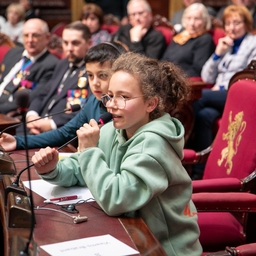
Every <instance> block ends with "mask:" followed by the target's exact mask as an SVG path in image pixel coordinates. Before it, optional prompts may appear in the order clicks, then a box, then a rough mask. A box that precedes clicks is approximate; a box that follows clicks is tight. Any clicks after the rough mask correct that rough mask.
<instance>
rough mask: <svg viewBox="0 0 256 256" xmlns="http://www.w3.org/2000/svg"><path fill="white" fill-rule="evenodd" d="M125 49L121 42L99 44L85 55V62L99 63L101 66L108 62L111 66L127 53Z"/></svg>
mask: <svg viewBox="0 0 256 256" xmlns="http://www.w3.org/2000/svg"><path fill="white" fill-rule="evenodd" d="M125 52H126V49H125V47H124V46H123V45H122V44H121V43H119V42H111V43H110V42H107V43H101V44H97V45H95V46H94V47H92V48H90V49H89V50H88V52H87V53H86V55H85V58H84V61H85V63H87V62H99V63H100V64H101V65H102V64H104V63H105V62H106V61H109V62H110V63H111V64H113V62H114V61H115V60H116V59H117V58H118V57H119V56H120V55H121V54H122V53H125Z"/></svg>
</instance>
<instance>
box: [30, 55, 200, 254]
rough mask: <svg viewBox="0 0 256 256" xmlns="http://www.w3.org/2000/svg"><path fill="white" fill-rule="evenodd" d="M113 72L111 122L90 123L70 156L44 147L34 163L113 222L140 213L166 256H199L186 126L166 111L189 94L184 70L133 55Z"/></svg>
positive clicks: (117, 63) (118, 62)
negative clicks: (85, 193)
mask: <svg viewBox="0 0 256 256" xmlns="http://www.w3.org/2000/svg"><path fill="white" fill-rule="evenodd" d="M112 71H113V74H112V76H111V78H110V82H109V88H108V93H107V95H103V97H102V102H103V104H104V105H105V106H106V108H107V110H108V112H110V113H111V114H112V116H113V122H110V123H107V124H106V125H104V126H102V127H101V129H100V128H99V126H98V124H97V121H96V120H94V119H92V120H90V122H89V123H86V124H84V125H83V126H82V127H81V128H80V129H79V130H77V135H78V152H76V153H74V154H72V155H71V156H70V157H69V158H65V159H61V160H60V161H58V151H57V150H56V149H54V148H50V147H47V148H44V149H40V150H39V151H38V152H36V153H35V154H34V156H33V157H32V162H33V163H34V164H35V168H36V170H37V173H38V174H39V175H40V177H41V178H43V179H44V180H46V181H47V182H50V183H52V184H56V185H60V186H65V187H70V186H75V185H78V186H87V187H88V188H89V189H90V191H91V193H92V195H93V197H94V199H95V200H96V202H97V203H98V204H99V206H100V207H101V208H102V210H103V211H104V212H105V213H106V214H108V215H110V216H120V215H122V214H124V215H128V216H135V214H137V215H139V216H140V217H141V218H142V219H143V220H144V221H145V223H146V224H147V226H148V227H149V229H150V230H151V231H152V233H153V234H154V235H155V237H156V238H157V239H158V240H159V242H160V243H161V245H162V246H163V249H164V250H165V251H166V253H167V255H173V256H175V255H176V256H178V255H190V256H198V255H201V253H202V248H201V245H200V243H199V239H198V238H199V228H198V224H197V211H196V208H195V206H194V204H193V202H192V201H191V193H192V184H191V183H192V182H191V179H190V177H189V175H188V173H187V171H186V170H185V169H184V167H183V166H182V163H181V159H182V157H183V146H184V128H183V126H182V124H181V123H180V122H179V121H178V120H177V119H175V118H172V117H170V115H169V114H168V113H166V112H169V111H168V110H169V108H175V107H176V106H177V105H178V104H179V103H180V102H181V101H184V100H186V97H187V95H188V93H187V92H188V85H187V82H186V80H185V78H184V77H183V74H182V71H181V70H179V69H178V68H177V67H176V66H175V65H174V64H172V63H169V62H160V61H158V60H156V59H152V58H148V57H146V56H143V55H141V54H136V53H133V52H128V53H125V54H122V55H121V56H120V57H119V58H118V59H117V60H116V61H115V62H114V64H113V66H112Z"/></svg>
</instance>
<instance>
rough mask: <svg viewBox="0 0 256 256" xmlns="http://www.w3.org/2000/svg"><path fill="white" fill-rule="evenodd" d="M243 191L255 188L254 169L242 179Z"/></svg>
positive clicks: (255, 173)
mask: <svg viewBox="0 0 256 256" xmlns="http://www.w3.org/2000/svg"><path fill="white" fill-rule="evenodd" d="M242 185H243V191H251V190H255V188H256V170H254V172H252V173H251V174H250V175H248V176H247V177H245V178H244V179H242Z"/></svg>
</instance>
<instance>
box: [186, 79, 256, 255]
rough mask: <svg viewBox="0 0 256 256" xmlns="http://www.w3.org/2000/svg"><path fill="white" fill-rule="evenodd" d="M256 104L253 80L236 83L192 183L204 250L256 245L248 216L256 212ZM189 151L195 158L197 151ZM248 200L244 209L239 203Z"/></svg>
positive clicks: (254, 233)
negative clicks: (199, 176) (199, 173)
mask: <svg viewBox="0 0 256 256" xmlns="http://www.w3.org/2000/svg"><path fill="white" fill-rule="evenodd" d="M255 106H256V82H255V80H251V79H247V80H238V81H236V82H235V83H234V84H233V85H232V86H231V87H230V89H229V91H228V94H227V100H226V104H225V108H224V112H223V115H222V118H221V122H220V126H219V129H218V133H217V135H216V138H215V140H214V143H213V145H212V150H211V152H210V154H209V157H208V159H207V162H206V166H205V171H204V175H203V179H202V180H198V181H193V197H192V199H193V201H194V203H195V205H196V207H197V209H198V211H199V212H198V218H199V221H198V223H199V228H200V231H201V234H200V241H201V244H202V246H203V248H204V251H208V252H209V251H218V250H224V249H225V246H227V245H229V246H238V245H241V244H244V243H246V242H248V241H250V242H256V232H255V230H253V232H252V231H251V228H252V227H254V228H255V226H256V221H253V222H251V220H254V219H255V220H256V218H255V215H253V216H254V217H251V216H252V214H255V213H250V211H251V212H253V211H254V212H256V208H255V210H253V209H252V208H253V207H256V196H255V195H252V194H250V193H255V192H256V181H255V180H256V178H255V177H256V136H255V127H256V118H255V117H256V108H255ZM188 152H189V153H190V155H189V156H190V159H193V152H192V151H188ZM200 157H201V158H203V157H204V154H202V155H201V156H200ZM243 191H244V192H243ZM206 192H207V193H206ZM213 192H218V193H213ZM249 192H250V193H249ZM249 196H252V197H249ZM247 197H248V198H247ZM247 200H249V201H247ZM247 202H248V205H247V206H246V207H244V209H242V207H243V206H241V204H246V203H247ZM252 202H253V204H252ZM227 204H231V206H229V205H227ZM232 207H233V208H232ZM205 211H207V213H205ZM247 217H248V218H247ZM254 225H255V226H254Z"/></svg>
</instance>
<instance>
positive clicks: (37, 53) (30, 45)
mask: <svg viewBox="0 0 256 256" xmlns="http://www.w3.org/2000/svg"><path fill="white" fill-rule="evenodd" d="M49 37H50V33H49V28H48V25H47V23H46V22H45V21H43V20H41V19H37V18H36V19H30V20H28V21H27V22H26V23H25V24H24V27H23V40H24V48H23V47H20V46H17V47H15V48H12V49H11V50H10V51H8V53H7V54H6V55H5V57H4V59H3V62H2V64H1V68H0V113H3V114H7V113H9V115H13V113H15V112H16V111H17V109H18V106H17V104H16V93H17V91H18V90H20V89H22V88H27V89H29V91H30V100H31V99H33V98H35V97H36V96H37V95H39V94H40V93H42V92H43V91H44V90H45V84H46V82H47V81H48V80H49V79H50V78H51V76H52V73H53V70H54V68H55V65H56V64H57V62H58V61H59V60H58V59H57V58H56V57H55V56H53V55H52V54H51V53H50V52H49V51H48V50H47V45H48V42H49Z"/></svg>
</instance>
